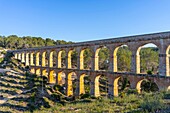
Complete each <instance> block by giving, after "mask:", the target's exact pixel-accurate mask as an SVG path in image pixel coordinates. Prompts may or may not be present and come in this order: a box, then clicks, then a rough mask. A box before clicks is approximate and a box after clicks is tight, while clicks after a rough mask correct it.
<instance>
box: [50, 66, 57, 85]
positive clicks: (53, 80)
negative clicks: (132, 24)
mask: <svg viewBox="0 0 170 113" xmlns="http://www.w3.org/2000/svg"><path fill="white" fill-rule="evenodd" d="M55 76H56V72H55V70H53V69H50V70H49V73H48V82H49V83H50V84H54V83H55Z"/></svg>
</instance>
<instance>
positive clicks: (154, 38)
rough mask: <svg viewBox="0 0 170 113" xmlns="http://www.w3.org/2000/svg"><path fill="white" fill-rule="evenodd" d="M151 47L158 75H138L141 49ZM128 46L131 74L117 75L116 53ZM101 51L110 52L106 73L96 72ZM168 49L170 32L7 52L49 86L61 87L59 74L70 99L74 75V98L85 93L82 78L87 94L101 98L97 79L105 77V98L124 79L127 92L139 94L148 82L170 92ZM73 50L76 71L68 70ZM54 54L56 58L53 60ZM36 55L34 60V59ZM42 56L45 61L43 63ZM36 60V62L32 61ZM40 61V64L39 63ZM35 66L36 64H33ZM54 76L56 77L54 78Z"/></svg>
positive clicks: (114, 90)
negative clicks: (87, 64)
mask: <svg viewBox="0 0 170 113" xmlns="http://www.w3.org/2000/svg"><path fill="white" fill-rule="evenodd" d="M148 43H153V44H155V45H156V46H157V47H158V49H159V73H158V74H157V75H147V74H141V73H140V54H139V52H140V49H141V47H142V46H143V45H145V44H148ZM122 45H127V46H128V47H129V49H130V50H131V52H132V56H131V71H130V72H118V71H117V54H116V53H117V50H118V48H119V47H120V46H122ZM102 47H107V48H108V49H109V52H110V57H109V70H108V71H103V70H99V65H98V60H99V56H98V53H99V50H100V49H101V48H102ZM87 48H89V49H90V50H91V51H92V62H91V63H92V67H91V69H90V70H87V69H84V64H83V63H84V56H83V54H84V50H85V49H87ZM169 49H170V32H162V33H154V34H145V35H136V36H128V37H121V38H112V39H104V40H96V41H87V42H80V43H74V44H68V45H56V46H49V47H41V48H28V49H20V50H14V51H10V52H12V53H13V54H14V55H15V58H16V59H19V60H21V62H25V65H28V66H30V68H31V72H32V73H35V74H37V75H44V76H45V75H46V74H48V82H49V83H55V84H59V85H61V80H62V78H61V74H62V72H64V73H65V75H66V79H65V85H66V95H67V96H70V95H73V88H72V73H73V72H74V73H76V76H77V82H76V91H75V95H80V94H83V93H85V90H84V76H85V75H89V77H90V94H91V95H94V96H100V90H99V77H100V76H101V75H105V76H106V77H107V79H108V92H107V93H108V95H109V96H118V80H119V79H121V78H122V77H127V79H128V80H129V81H130V88H132V89H137V90H138V92H139V93H140V85H141V82H142V81H143V80H144V79H149V80H151V81H153V82H154V83H156V84H157V86H158V88H159V90H168V89H170V88H169V86H170V74H169V73H170V72H169V71H170V70H169V54H168V53H169ZM63 50H64V51H65V52H66V68H62V66H61V53H62V51H63ZM73 50H75V51H77V53H78V56H77V68H76V69H75V68H72V66H71V54H72V52H73ZM53 52H56V56H53ZM34 55H35V58H34ZM45 55H47V57H48V65H46V64H47V60H45ZM54 57H56V59H57V60H56V61H55V62H56V66H54V65H53V60H54ZM34 60H35V61H34ZM40 61H41V63H40ZM34 62H35V63H34ZM54 72H55V73H56V76H55V77H54Z"/></svg>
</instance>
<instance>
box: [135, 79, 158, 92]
mask: <svg viewBox="0 0 170 113" xmlns="http://www.w3.org/2000/svg"><path fill="white" fill-rule="evenodd" d="M136 89H137V91H138V93H139V94H140V93H142V91H145V92H156V91H159V88H158V85H157V84H156V83H155V82H153V81H151V80H149V79H141V80H140V81H138V82H137V85H136Z"/></svg>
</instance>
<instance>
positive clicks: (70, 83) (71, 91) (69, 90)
mask: <svg viewBox="0 0 170 113" xmlns="http://www.w3.org/2000/svg"><path fill="white" fill-rule="evenodd" d="M74 75H76V73H75V72H69V73H68V74H67V76H66V95H67V96H73V94H74V90H75V89H76V87H73V83H75V82H73V80H76V79H77V78H73V76H74Z"/></svg>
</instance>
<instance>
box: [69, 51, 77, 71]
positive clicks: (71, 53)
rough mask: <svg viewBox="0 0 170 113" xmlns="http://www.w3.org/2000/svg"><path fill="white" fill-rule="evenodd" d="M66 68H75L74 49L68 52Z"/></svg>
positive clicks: (75, 57) (75, 54)
mask: <svg viewBox="0 0 170 113" xmlns="http://www.w3.org/2000/svg"><path fill="white" fill-rule="evenodd" d="M67 68H77V51H76V50H75V49H70V50H68V53H67Z"/></svg>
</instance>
